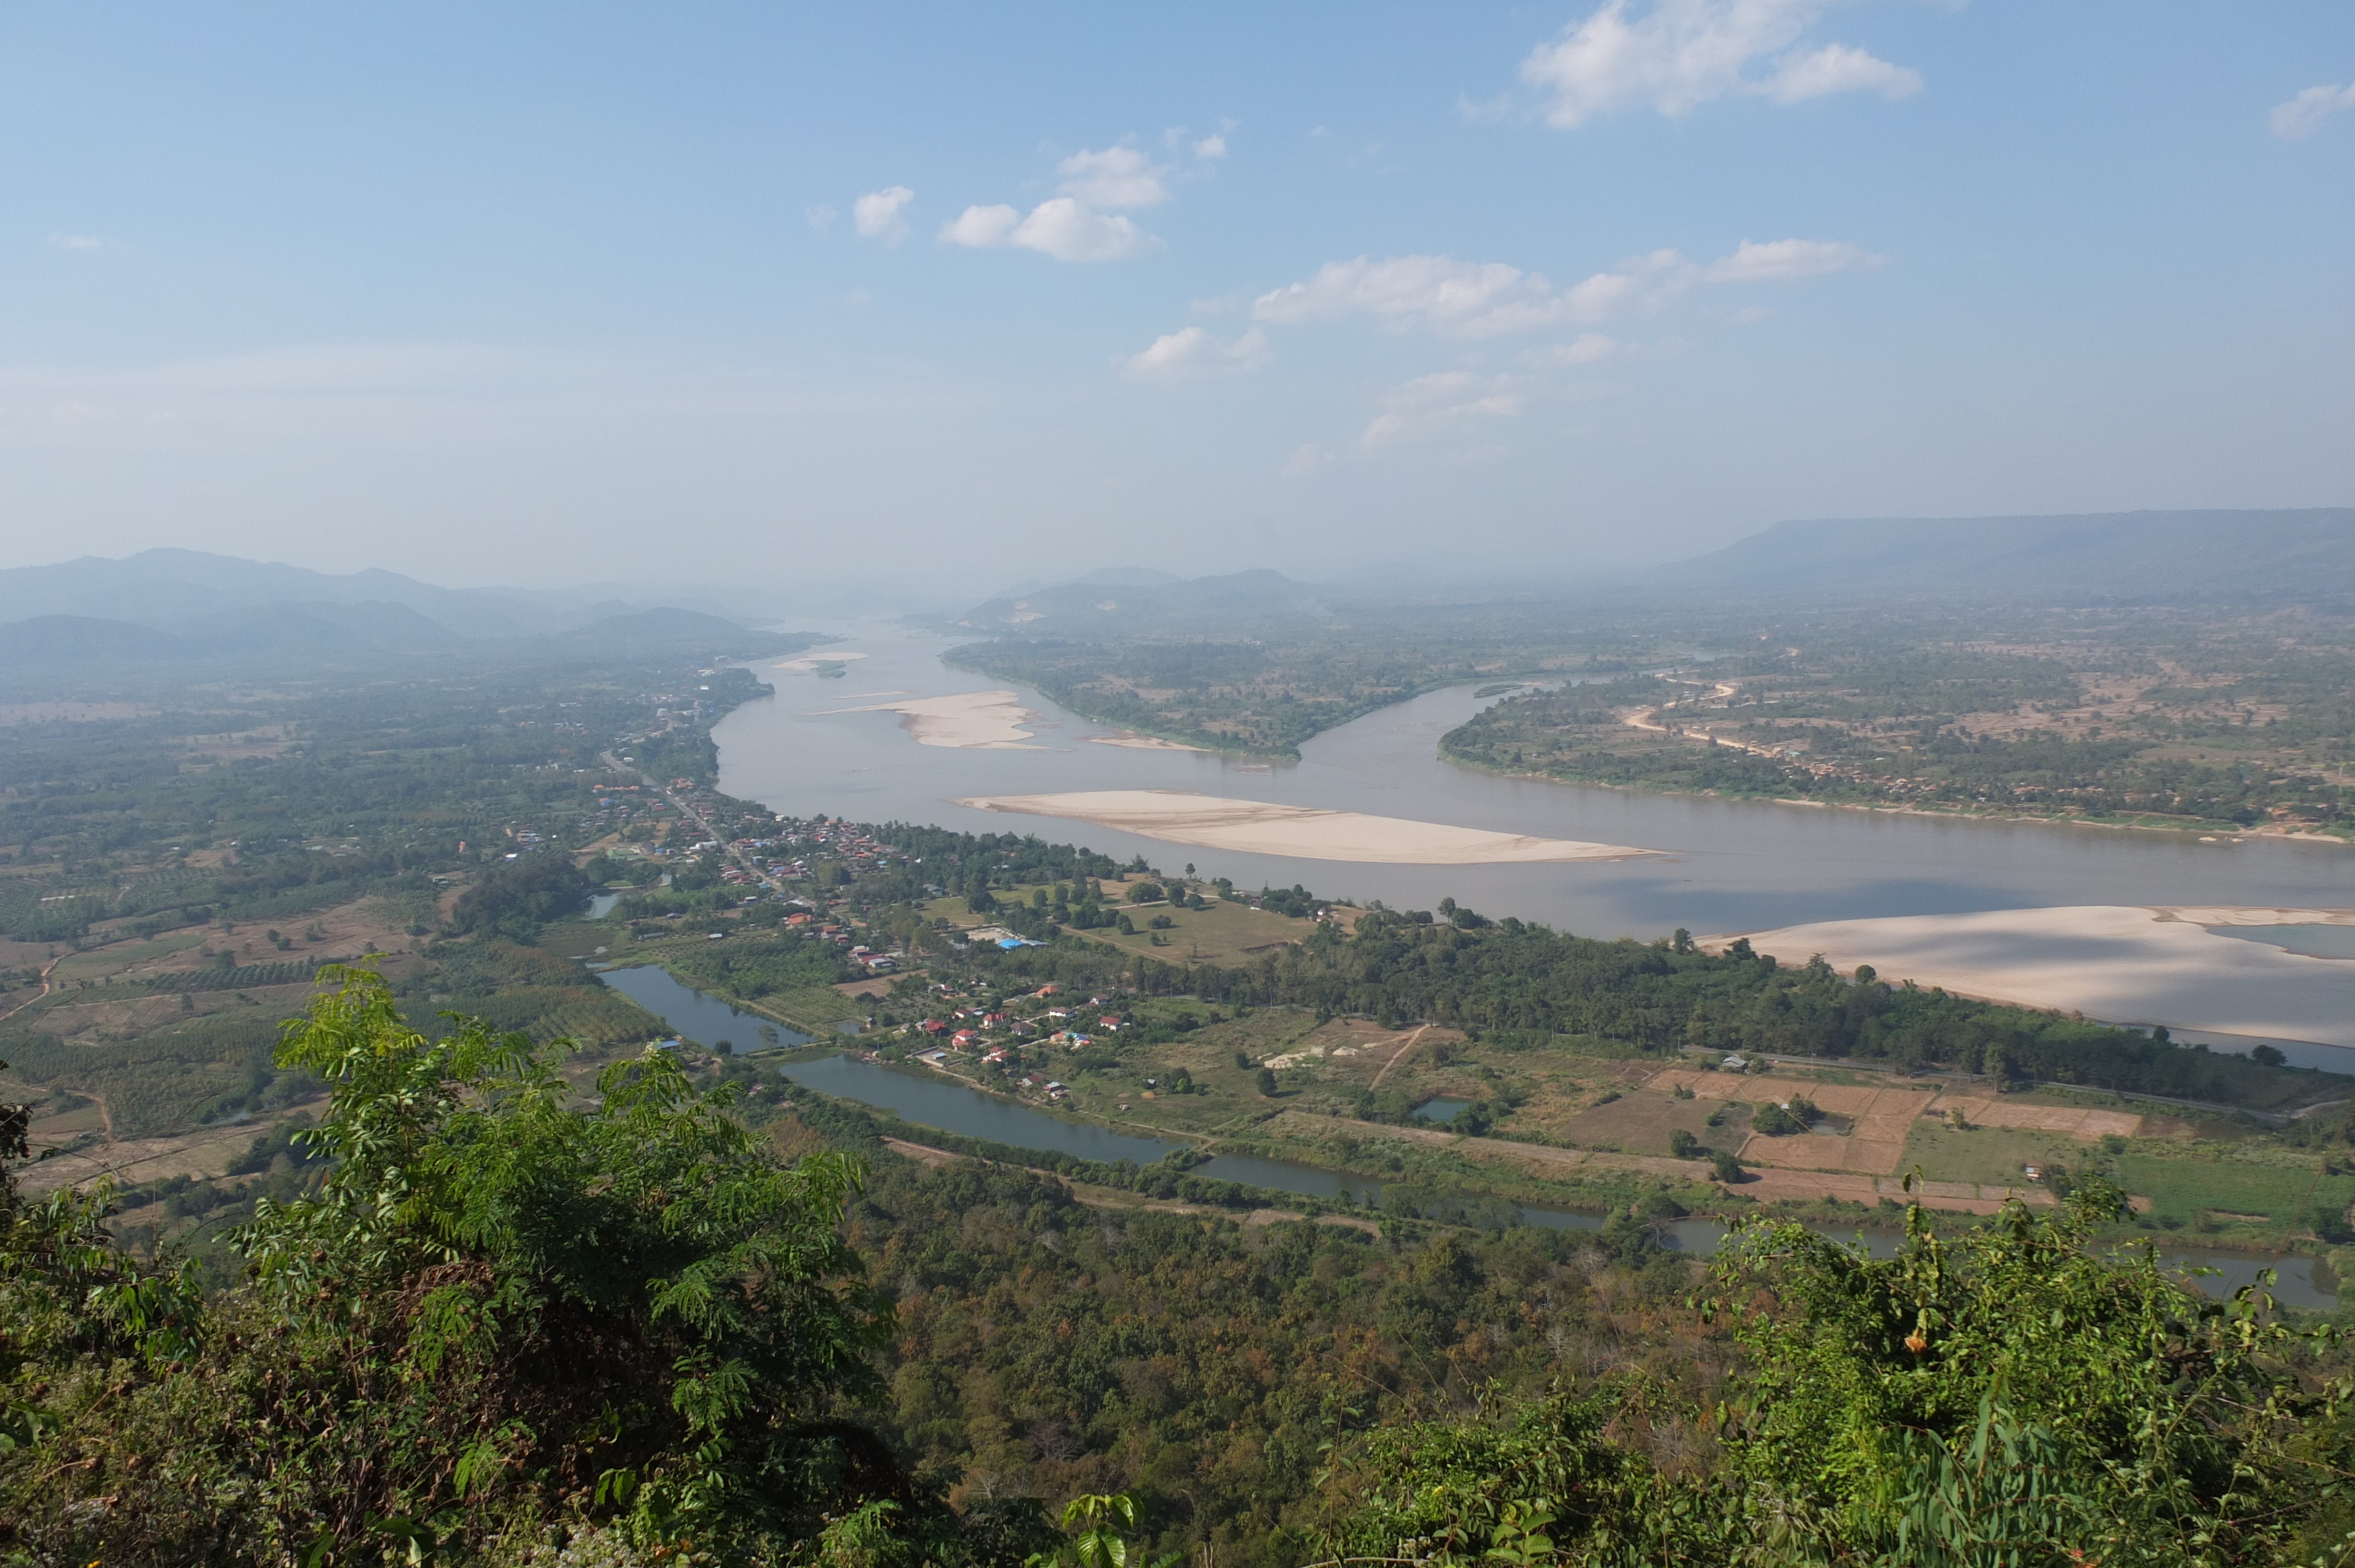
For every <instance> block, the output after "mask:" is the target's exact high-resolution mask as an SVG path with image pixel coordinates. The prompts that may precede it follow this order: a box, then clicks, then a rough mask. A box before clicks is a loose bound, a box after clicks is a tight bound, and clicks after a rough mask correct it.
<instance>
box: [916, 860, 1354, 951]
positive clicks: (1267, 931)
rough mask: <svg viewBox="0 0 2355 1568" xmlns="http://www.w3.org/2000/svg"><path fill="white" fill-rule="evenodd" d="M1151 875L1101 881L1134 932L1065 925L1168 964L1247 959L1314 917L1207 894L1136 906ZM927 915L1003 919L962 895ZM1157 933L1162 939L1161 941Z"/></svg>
mask: <svg viewBox="0 0 2355 1568" xmlns="http://www.w3.org/2000/svg"><path fill="white" fill-rule="evenodd" d="M1145 880H1146V878H1144V877H1142V876H1132V877H1127V878H1114V877H1105V878H1103V882H1102V885H1103V890H1104V895H1105V905H1104V906H1105V907H1106V908H1107V909H1114V910H1121V911H1124V912H1126V914H1127V915H1128V916H1129V918H1130V920H1131V921H1133V922H1134V923H1135V926H1136V927H1137V929H1136V934H1135V936H1124V935H1122V934H1121V933H1120V932H1119V931H1117V930H1115V929H1114V928H1113V927H1109V926H1105V927H1097V928H1096V929H1094V930H1092V931H1082V930H1078V929H1076V928H1074V927H1064V930H1065V931H1066V932H1068V933H1069V934H1070V935H1072V936H1075V937H1084V938H1087V939H1088V940H1090V941H1092V942H1102V943H1104V944H1105V945H1106V946H1108V947H1114V948H1121V949H1122V950H1123V951H1125V952H1135V953H1145V954H1149V955H1150V956H1152V957H1154V958H1156V959H1162V960H1163V961H1165V962H1167V963H1190V962H1198V961H1199V962H1201V963H1220V964H1233V963H1248V962H1249V961H1250V960H1251V959H1252V957H1253V956H1254V955H1256V954H1259V953H1262V952H1266V951H1270V950H1272V949H1273V948H1278V947H1281V946H1283V945H1284V943H1286V942H1297V941H1299V940H1300V939H1301V938H1303V937H1305V936H1306V935H1307V934H1308V932H1309V930H1310V928H1311V927H1312V925H1313V922H1310V921H1307V920H1295V919H1294V918H1292V917H1291V916H1287V915H1276V914H1273V913H1271V912H1269V911H1267V910H1265V909H1254V908H1252V906H1249V905H1248V904H1243V903H1240V902H1236V903H1229V902H1224V901H1221V900H1220V899H1218V898H1216V897H1213V896H1211V895H1209V894H1208V893H1207V892H1206V893H1205V894H1204V895H1203V896H1204V898H1205V900H1206V901H1207V902H1208V904H1209V907H1208V908H1205V909H1187V908H1183V907H1181V906H1177V905H1174V904H1167V903H1163V904H1147V905H1135V904H1131V903H1129V902H1127V894H1126V892H1125V889H1127V888H1128V887H1131V886H1134V885H1137V884H1139V883H1142V882H1144V881H1145ZM1039 892H1044V893H1046V894H1047V895H1049V896H1050V898H1051V897H1052V896H1053V895H1054V889H1053V887H1052V886H1051V885H1049V886H1041V887H1030V886H1024V887H1017V888H1009V889H1007V891H1005V892H1004V893H1001V894H999V895H997V897H998V902H999V903H1000V904H1001V905H1007V904H1018V903H1019V904H1028V903H1029V902H1030V901H1031V895H1032V894H1034V893H1039ZM922 914H923V915H924V916H925V917H926V918H927V919H942V920H946V921H948V922H950V923H951V924H952V925H956V926H965V927H972V926H981V925H988V924H991V923H993V922H995V921H996V920H997V919H998V918H999V916H996V915H976V914H975V913H974V911H973V908H972V906H970V905H968V904H967V903H966V902H965V901H964V899H963V898H960V897H948V898H935V899H932V901H931V902H929V903H927V904H925V905H923V906H922ZM1156 915H1158V916H1167V918H1168V920H1169V921H1170V927H1169V928H1168V929H1167V930H1163V931H1156V930H1153V929H1152V928H1151V927H1150V924H1149V923H1150V922H1151V920H1152V919H1153V917H1154V916H1156ZM1156 938H1157V941H1156Z"/></svg>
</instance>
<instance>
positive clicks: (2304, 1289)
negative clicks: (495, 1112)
mask: <svg viewBox="0 0 2355 1568" xmlns="http://www.w3.org/2000/svg"><path fill="white" fill-rule="evenodd" d="M601 978H602V980H604V982H605V983H606V984H607V985H610V986H612V987H613V989H614V990H616V991H620V992H622V993H623V995H624V996H627V997H628V998H629V999H630V1000H631V1001H634V1002H636V1003H637V1004H638V1005H639V1006H641V1007H643V1008H645V1010H646V1011H647V1012H651V1013H653V1014H654V1015H655V1017H657V1018H659V1019H661V1020H662V1021H663V1022H665V1023H666V1024H667V1025H669V1027H671V1028H672V1029H674V1030H676V1031H677V1032H678V1033H679V1034H680V1035H681V1036H682V1037H684V1038H686V1039H687V1040H690V1041H693V1042H694V1043H695V1044H698V1045H703V1046H706V1047H709V1046H716V1045H718V1044H719V1043H720V1042H721V1041H723V1040H724V1041H727V1042H728V1043H729V1044H730V1045H731V1046H734V1047H735V1048H737V1049H739V1050H754V1049H758V1048H760V1047H761V1046H762V1045H765V1044H767V1043H768V1042H767V1040H766V1039H765V1038H764V1037H763V1035H762V1030H763V1029H766V1030H769V1031H771V1032H773V1033H774V1035H775V1036H776V1038H777V1043H778V1044H784V1045H802V1044H808V1043H809V1036H807V1035H805V1034H801V1033H795V1032H794V1031H793V1030H791V1029H787V1028H785V1027H784V1026H783V1025H782V1024H779V1023H776V1022H772V1021H771V1020H769V1019H765V1018H762V1017H760V1016H759V1015H758V1014H755V1013H750V1012H742V1011H741V1010H740V1009H737V1008H734V1007H730V1005H728V1004H727V1003H726V1002H724V1001H719V999H717V998H716V997H711V996H708V995H706V994H704V993H703V992H701V991H695V990H693V989H691V988H689V987H687V986H685V985H682V984H680V983H679V982H678V981H677V980H674V979H673V978H672V977H671V976H670V975H669V974H668V973H666V971H664V970H663V969H657V968H655V967H654V966H652V965H643V966H638V967H634V968H629V969H607V970H605V971H603V973H602V977H601ZM779 1071H781V1072H783V1074H784V1075H785V1076H787V1077H789V1078H792V1079H793V1080H794V1082H795V1083H798V1084H802V1085H804V1086H806V1087H809V1088H812V1089H815V1090H816V1091H817V1092H819V1093H820V1094H824V1095H830V1096H834V1097H839V1098H842V1099H848V1100H856V1101H858V1102H859V1103H860V1104H862V1105H869V1106H876V1107H880V1108H882V1109H885V1110H889V1111H892V1112H894V1113H896V1114H897V1115H899V1116H900V1117H901V1118H904V1119H905V1120H907V1121H910V1122H912V1123H915V1124H916V1125H918V1126H921V1127H934V1128H942V1129H943V1130H944V1131H948V1132H954V1133H958V1134H962V1135H963V1136H964V1137H967V1138H980V1139H989V1140H990V1141H992V1142H994V1143H1002V1144H1006V1145H1007V1146H1009V1147H1011V1148H1015V1149H1035V1150H1044V1151H1049V1152H1053V1153H1058V1154H1067V1155H1071V1156H1072V1157H1074V1158H1076V1159H1081V1160H1103V1161H1105V1162H1107V1163H1110V1162H1114V1161H1118V1160H1135V1162H1136V1163H1138V1164H1140V1165H1147V1164H1151V1163H1152V1162H1153V1161H1155V1160H1158V1159H1160V1158H1161V1157H1162V1156H1163V1155H1165V1154H1167V1153H1168V1152H1169V1151H1170V1150H1175V1149H1179V1148H1183V1147H1185V1145H1183V1144H1181V1143H1179V1142H1177V1141H1175V1140H1169V1139H1154V1138H1143V1137H1139V1136H1137V1135H1135V1134H1134V1133H1124V1132H1116V1131H1114V1130H1113V1129H1112V1128H1106V1127H1101V1126H1098V1125H1096V1124H1095V1123H1093V1122H1083V1121H1076V1120H1065V1119H1063V1118H1060V1117H1055V1116H1050V1115H1049V1114H1048V1113H1046V1112H1045V1111H1041V1110H1038V1109H1035V1108H1033V1107H1029V1106H1025V1105H1020V1104H1018V1103H1017V1102H1015V1101H1013V1100H1010V1099H1007V1097H1004V1096H1001V1095H994V1094H990V1093H988V1092H987V1091H986V1090H983V1089H978V1088H975V1087H972V1086H969V1085H966V1084H964V1083H961V1082H958V1081H956V1080H954V1079H953V1078H951V1077H949V1076H948V1075H945V1074H937V1073H931V1072H929V1071H925V1072H922V1073H920V1072H918V1071H914V1070H904V1069H900V1068H898V1067H892V1066H886V1065H883V1064H881V1063H878V1062H869V1061H868V1060H866V1059H865V1058H863V1057H861V1056H857V1055H853V1054H849V1053H847V1052H846V1053H844V1054H840V1055H836V1056H823V1057H815V1058H810V1059H805V1060H802V1061H797V1062H787V1063H783V1064H782V1065H780V1067H779ZM1194 1173H1195V1174H1197V1175H1200V1176H1208V1177H1210V1178H1213V1179H1215V1180H1218V1181H1239V1182H1242V1183H1244V1184H1245V1185H1248V1186H1253V1187H1263V1188H1267V1189H1269V1190H1271V1191H1273V1192H1296V1193H1299V1194H1300V1195H1302V1196H1304V1197H1314V1198H1323V1199H1327V1200H1328V1201H1332V1202H1348V1203H1350V1204H1352V1205H1353V1206H1359V1207H1379V1206H1380V1202H1381V1198H1382V1183H1381V1182H1380V1181H1375V1180H1373V1179H1371V1178H1368V1177H1362V1176H1356V1175H1351V1174H1348V1173H1346V1172H1342V1171H1327V1170H1325V1169H1323V1168H1321V1167H1318V1166H1314V1165H1302V1164H1297V1163H1295V1162H1294V1161H1292V1160H1271V1159H1269V1158H1267V1157H1265V1156H1263V1155H1257V1154H1221V1155H1219V1156H1217V1157H1215V1158H1213V1159H1211V1160H1209V1161H1207V1162H1206V1163H1204V1164H1201V1165H1198V1166H1196V1167H1194ZM1515 1207H1516V1211H1517V1213H1518V1216H1519V1218H1520V1219H1521V1221H1522V1223H1524V1224H1532V1225H1541V1226H1545V1227H1547V1228H1549V1229H1555V1230H1598V1229H1600V1228H1601V1227H1602V1225H1603V1217H1602V1216H1601V1215H1597V1214H1588V1213H1579V1212H1578V1211H1575V1210H1571V1209H1560V1208H1549V1207H1543V1206H1540V1205H1535V1204H1518V1205H1516V1206H1515ZM1816 1228H1817V1229H1818V1230H1819V1231H1820V1232H1821V1233H1822V1234H1826V1235H1828V1236H1830V1237H1832V1238H1833V1239H1835V1240H1838V1241H1841V1242H1848V1243H1857V1242H1861V1243H1862V1244H1863V1245H1865V1246H1867V1247H1868V1248H1869V1249H1870V1250H1871V1251H1872V1252H1873V1253H1874V1254H1875V1255H1879V1256H1886V1255H1889V1253H1890V1252H1891V1251H1892V1250H1894V1248H1895V1246H1896V1245H1897V1242H1898V1239H1899V1238H1898V1235H1897V1234H1896V1233H1894V1232H1892V1231H1889V1230H1887V1229H1870V1228H1862V1227H1842V1226H1838V1225H1822V1226H1817V1227H1816ZM1725 1234H1726V1233H1725V1227H1724V1226H1722V1225H1720V1224H1716V1223H1714V1222H1712V1221H1708V1220H1680V1221H1676V1222H1673V1223H1671V1224H1667V1225H1664V1226H1663V1227H1661V1240H1662V1241H1663V1242H1664V1243H1665V1244H1666V1245H1670V1246H1675V1247H1679V1248H1682V1249H1684V1250H1686V1251H1689V1252H1703V1253H1705V1252H1711V1251H1714V1250H1715V1249H1716V1247H1717V1245H1718V1243H1719V1242H1720V1241H1721V1239H1722V1238H1723V1237H1724V1235H1725ZM2162 1255H2163V1256H2164V1257H2166V1259H2167V1260H2168V1262H2169V1265H2170V1266H2175V1267H2179V1268H2184V1269H2190V1268H2194V1267H2212V1268H2215V1269H2218V1270H2220V1271H2221V1273H2220V1275H2219V1276H2217V1277H2209V1278H2200V1279H2195V1280H2194V1283H2195V1284H2196V1285H2197V1286H2198V1287H2200V1289H2202V1290H2205V1291H2207V1292H2209V1293H2210V1294H2211V1295H2219V1296H2222V1295H2229V1294H2231V1292H2232V1290H2234V1289H2236V1288H2238V1287H2240V1286H2243V1285H2246V1284H2249V1283H2251V1282H2252V1281H2254V1278H2255V1277H2256V1273H2257V1270H2259V1269H2260V1268H2273V1269H2275V1271H2276V1272H2277V1274H2278V1279H2277V1281H2276V1283H2275V1287H2274V1292H2275V1296H2276V1297H2277V1298H2279V1299H2280V1300H2281V1301H2282V1302H2283V1303H2285V1304H2286V1305H2288V1306H2292V1307H2299V1308H2330V1307H2335V1306H2337V1305H2338V1298H2337V1297H2336V1296H2335V1295H2333V1294H2330V1293H2328V1292H2325V1291H2323V1290H2321V1289H2319V1288H2318V1287H2317V1285H2316V1282H2315V1278H2314V1260H2313V1259H2312V1258H2307V1257H2295V1256H2267V1255H2259V1254H2248V1253H2236V1254H2224V1253H2216V1252H2211V1251H2203V1250H2200V1249H2198V1248H2191V1247H2168V1248H2164V1249H2162Z"/></svg>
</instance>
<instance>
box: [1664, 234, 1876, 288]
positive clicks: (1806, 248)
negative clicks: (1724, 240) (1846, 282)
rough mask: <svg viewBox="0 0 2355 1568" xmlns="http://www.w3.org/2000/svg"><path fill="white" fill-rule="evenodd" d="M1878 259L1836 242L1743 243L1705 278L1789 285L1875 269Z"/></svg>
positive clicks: (1784, 241) (1802, 240) (1866, 251)
mask: <svg viewBox="0 0 2355 1568" xmlns="http://www.w3.org/2000/svg"><path fill="white" fill-rule="evenodd" d="M1880 265H1881V258H1880V257H1878V256H1875V255H1873V254H1872V253H1871V252H1870V251H1868V250H1865V249H1862V248H1861V247H1859V246H1855V245H1849V244H1846V243H1844V242H1842V241H1840V240H1837V239H1772V240H1768V241H1766V242H1765V243H1764V244H1763V245H1762V244H1758V243H1755V242H1753V241H1752V240H1748V239H1745V240H1743V241H1742V243H1741V244H1740V245H1739V246H1737V247H1735V248H1734V252H1733V254H1732V255H1731V256H1728V257H1727V258H1725V260H1722V261H1718V262H1715V263H1713V264H1711V266H1710V269H1709V271H1708V272H1707V274H1705V276H1706V278H1707V280H1708V281H1710V282H1712V283H1792V282H1796V281H1799V280H1801V279H1803V278H1821V277H1824V276H1825V275H1827V274H1828V273H1832V272H1845V271H1847V270H1849V268H1852V267H1858V268H1864V267H1878V266H1880Z"/></svg>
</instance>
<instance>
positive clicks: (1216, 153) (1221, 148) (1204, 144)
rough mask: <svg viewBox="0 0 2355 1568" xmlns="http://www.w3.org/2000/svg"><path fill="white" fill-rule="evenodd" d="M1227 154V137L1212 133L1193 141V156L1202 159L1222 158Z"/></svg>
mask: <svg viewBox="0 0 2355 1568" xmlns="http://www.w3.org/2000/svg"><path fill="white" fill-rule="evenodd" d="M1226 155H1227V139H1226V138H1225V137H1224V136H1220V135H1217V134H1212V135H1209V136H1205V137H1203V138H1202V139H1201V140H1200V141H1199V142H1197V143H1194V156H1196V157H1198V158H1202V159H1206V160H1207V159H1210V158H1223V157H1225V156H1226Z"/></svg>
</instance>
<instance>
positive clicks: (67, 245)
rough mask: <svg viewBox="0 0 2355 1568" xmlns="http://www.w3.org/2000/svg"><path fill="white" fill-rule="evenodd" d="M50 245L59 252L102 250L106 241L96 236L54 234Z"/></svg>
mask: <svg viewBox="0 0 2355 1568" xmlns="http://www.w3.org/2000/svg"><path fill="white" fill-rule="evenodd" d="M49 243H50V245H52V246H54V247H55V248H56V249H59V250H101V249H105V247H106V241H105V240H103V239H101V238H99V237H98V236H97V235H95V234H52V235H50V236H49Z"/></svg>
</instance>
